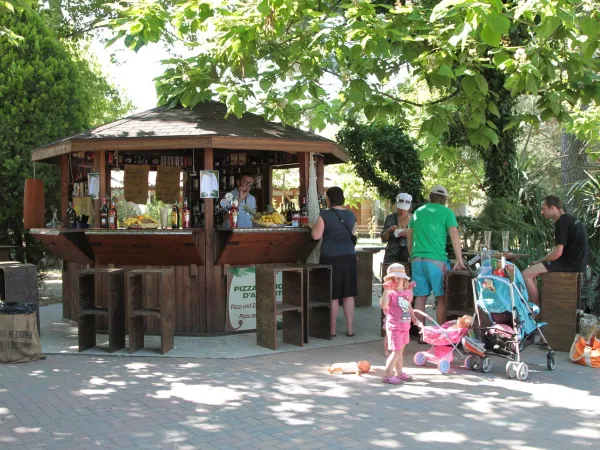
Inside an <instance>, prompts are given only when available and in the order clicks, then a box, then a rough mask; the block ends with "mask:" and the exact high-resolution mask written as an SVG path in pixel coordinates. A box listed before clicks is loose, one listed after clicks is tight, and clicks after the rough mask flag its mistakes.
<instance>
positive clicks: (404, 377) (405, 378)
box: [398, 372, 413, 381]
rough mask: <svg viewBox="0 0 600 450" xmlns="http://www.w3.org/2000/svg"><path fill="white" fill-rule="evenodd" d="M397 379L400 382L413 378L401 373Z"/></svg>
mask: <svg viewBox="0 0 600 450" xmlns="http://www.w3.org/2000/svg"><path fill="white" fill-rule="evenodd" d="M398 378H400V379H401V380H402V381H411V380H412V379H413V377H412V376H411V375H409V374H407V373H406V372H402V373H401V374H400V375H398Z"/></svg>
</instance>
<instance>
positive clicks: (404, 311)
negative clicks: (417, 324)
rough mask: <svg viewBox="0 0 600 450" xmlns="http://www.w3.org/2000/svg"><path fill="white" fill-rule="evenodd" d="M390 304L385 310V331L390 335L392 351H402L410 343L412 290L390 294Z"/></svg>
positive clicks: (389, 342) (389, 345) (389, 343)
mask: <svg viewBox="0 0 600 450" xmlns="http://www.w3.org/2000/svg"><path fill="white" fill-rule="evenodd" d="M388 299H389V304H388V307H387V308H385V309H384V313H385V329H386V331H387V335H388V348H389V350H390V351H393V352H395V351H400V350H402V348H403V347H404V346H405V345H406V344H408V343H409V342H410V335H409V330H410V305H411V303H412V301H413V293H412V290H410V289H408V290H405V291H401V292H397V291H391V292H389V293H388Z"/></svg>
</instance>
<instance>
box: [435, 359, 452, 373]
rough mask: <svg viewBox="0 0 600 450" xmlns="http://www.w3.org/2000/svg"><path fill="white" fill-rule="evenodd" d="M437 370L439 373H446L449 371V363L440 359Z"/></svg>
mask: <svg viewBox="0 0 600 450" xmlns="http://www.w3.org/2000/svg"><path fill="white" fill-rule="evenodd" d="M438 370H439V371H440V372H441V373H446V372H448V371H449V370H450V362H448V361H446V360H445V359H442V360H441V361H440V362H439V363H438Z"/></svg>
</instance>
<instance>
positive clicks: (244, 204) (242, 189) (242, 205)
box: [231, 172, 256, 228]
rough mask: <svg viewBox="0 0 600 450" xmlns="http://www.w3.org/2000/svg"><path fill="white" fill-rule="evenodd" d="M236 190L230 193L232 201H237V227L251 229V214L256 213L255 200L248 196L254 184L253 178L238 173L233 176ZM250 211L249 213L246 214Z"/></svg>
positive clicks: (246, 174)
mask: <svg viewBox="0 0 600 450" xmlns="http://www.w3.org/2000/svg"><path fill="white" fill-rule="evenodd" d="M235 184H236V186H237V187H236V188H235V189H234V190H233V191H231V195H233V198H234V199H237V201H238V218H237V221H238V227H239V228H251V227H252V212H253V211H256V198H254V196H253V195H252V194H250V189H251V188H252V185H253V184H254V178H253V177H252V175H250V174H249V173H244V172H241V173H238V174H236V176H235ZM248 209H250V211H251V212H248Z"/></svg>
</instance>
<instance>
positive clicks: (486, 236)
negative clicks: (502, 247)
mask: <svg viewBox="0 0 600 450" xmlns="http://www.w3.org/2000/svg"><path fill="white" fill-rule="evenodd" d="M483 245H484V247H485V248H487V249H488V250H491V249H492V232H491V231H484V232H483Z"/></svg>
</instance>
